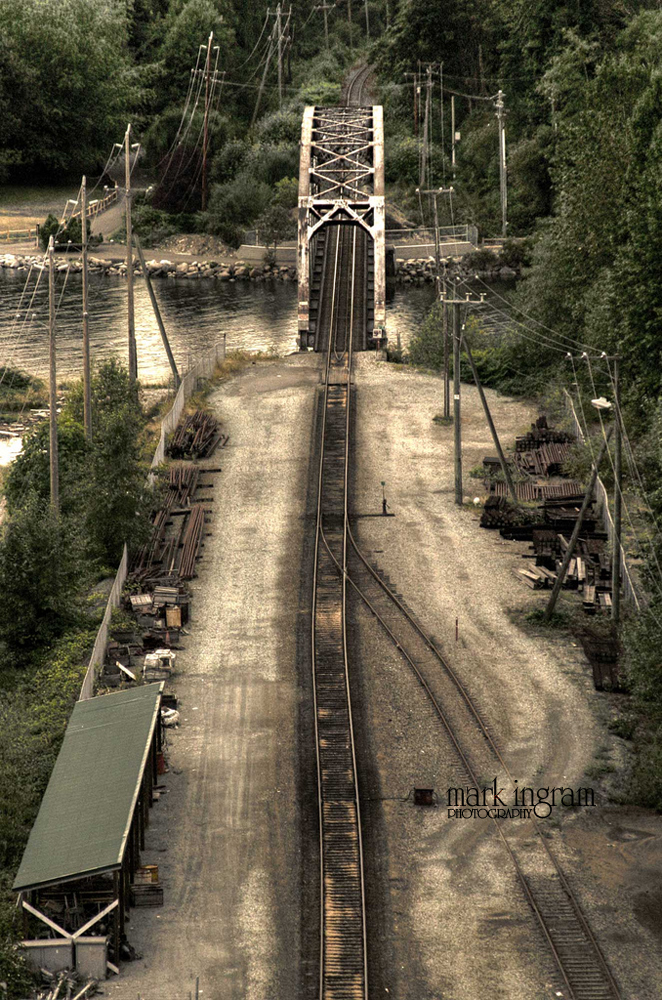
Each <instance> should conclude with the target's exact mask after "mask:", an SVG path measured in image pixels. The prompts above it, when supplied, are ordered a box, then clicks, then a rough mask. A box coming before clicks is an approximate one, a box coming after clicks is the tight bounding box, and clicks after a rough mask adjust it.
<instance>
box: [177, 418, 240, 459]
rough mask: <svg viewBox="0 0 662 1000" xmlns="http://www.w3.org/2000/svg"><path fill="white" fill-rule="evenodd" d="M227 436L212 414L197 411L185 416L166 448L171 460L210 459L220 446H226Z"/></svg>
mask: <svg viewBox="0 0 662 1000" xmlns="http://www.w3.org/2000/svg"><path fill="white" fill-rule="evenodd" d="M226 441H227V436H226V435H225V434H223V433H222V432H221V431H220V430H219V423H218V420H216V418H215V417H213V416H212V415H211V414H210V413H205V412H204V410H196V411H195V413H191V414H189V415H187V416H184V417H183V419H182V420H180V422H179V423H178V425H177V427H176V428H175V430H174V432H173V435H172V437H171V438H170V440H169V441H168V444H167V447H166V455H168V456H169V458H209V456H210V455H212V454H213V452H214V449H215V448H216V446H217V445H218V444H225V443H226Z"/></svg>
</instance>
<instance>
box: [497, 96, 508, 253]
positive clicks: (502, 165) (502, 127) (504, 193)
mask: <svg viewBox="0 0 662 1000" xmlns="http://www.w3.org/2000/svg"><path fill="white" fill-rule="evenodd" d="M503 97H504V94H503V91H502V90H500V91H499V93H498V95H497V101H496V109H497V119H498V122H499V187H500V189H501V235H502V236H503V238H504V239H505V238H506V236H507V235H508V234H507V229H508V172H507V167H506V122H505V110H504V103H503Z"/></svg>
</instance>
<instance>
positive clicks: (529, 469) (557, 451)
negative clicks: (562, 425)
mask: <svg viewBox="0 0 662 1000" xmlns="http://www.w3.org/2000/svg"><path fill="white" fill-rule="evenodd" d="M519 440H521V439H519V438H518V441H519ZM571 447H572V445H571V444H570V442H569V441H562V442H560V443H559V442H555V441H551V442H550V443H549V444H541V445H540V447H538V448H533V449H527V450H526V451H521V450H520V449H519V447H518V448H517V450H516V451H515V456H514V458H515V466H516V468H517V470H518V471H519V472H521V473H522V474H523V475H525V476H560V475H561V474H562V472H563V466H564V463H565V462H566V461H567V460H568V457H569V455H570V449H571Z"/></svg>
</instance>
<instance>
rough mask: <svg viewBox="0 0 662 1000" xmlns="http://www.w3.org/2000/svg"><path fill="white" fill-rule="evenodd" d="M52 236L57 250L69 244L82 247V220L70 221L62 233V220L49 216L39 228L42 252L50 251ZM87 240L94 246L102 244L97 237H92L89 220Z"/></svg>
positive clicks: (76, 218)
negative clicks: (49, 245)
mask: <svg viewBox="0 0 662 1000" xmlns="http://www.w3.org/2000/svg"><path fill="white" fill-rule="evenodd" d="M51 236H52V237H53V243H54V244H55V247H56V248H57V247H63V246H65V247H66V246H67V245H68V244H69V243H72V244H73V245H74V246H75V247H80V246H81V245H82V239H83V226H82V223H81V220H80V218H78V217H75V218H73V219H70V220H69V222H68V223H67V225H66V226H65V227H64V228H63V229H62V230H61V231H60V220H59V219H57V218H56V217H55V216H54V215H53V214H52V213H51V214H50V215H47V216H46V221H45V222H43V223H42V225H41V226H40V227H39V245H40V246H41V249H42V250H48V244H49V242H50V238H51ZM87 238H88V242H90V243H92V244H94V243H99V242H100V240H99V239H98V238H97V237H92V236H91V231H90V220H89V219H88V220H87Z"/></svg>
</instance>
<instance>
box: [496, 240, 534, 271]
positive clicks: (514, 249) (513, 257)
mask: <svg viewBox="0 0 662 1000" xmlns="http://www.w3.org/2000/svg"><path fill="white" fill-rule="evenodd" d="M531 252H532V248H531V242H530V240H505V242H504V244H503V246H502V247H501V250H500V251H499V263H500V264H501V265H502V266H503V267H512V269H513V270H514V271H519V270H520V268H522V267H529V266H530V264H531Z"/></svg>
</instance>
